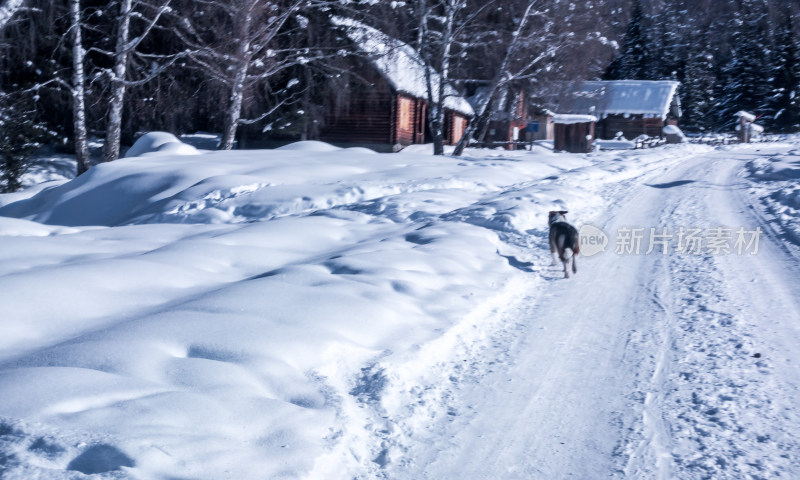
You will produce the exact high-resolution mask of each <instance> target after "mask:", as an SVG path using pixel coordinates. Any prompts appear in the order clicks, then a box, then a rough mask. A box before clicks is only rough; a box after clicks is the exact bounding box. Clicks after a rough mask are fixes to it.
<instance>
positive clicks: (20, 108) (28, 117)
mask: <svg viewBox="0 0 800 480" xmlns="http://www.w3.org/2000/svg"><path fill="white" fill-rule="evenodd" d="M48 139H50V132H49V131H48V130H47V127H46V126H45V125H44V123H43V122H40V121H38V120H37V119H36V112H35V110H34V108H33V101H32V99H31V98H30V95H29V94H26V95H14V96H12V95H9V94H5V93H2V92H0V193H8V192H15V191H17V190H19V189H20V188H21V187H22V183H21V178H22V175H23V174H24V173H25V172H26V171H27V170H28V166H29V162H30V157H31V156H32V155H33V154H34V153H35V152H36V150H38V149H39V148H40V147H41V146H42V144H43V142H44V141H46V140H48Z"/></svg>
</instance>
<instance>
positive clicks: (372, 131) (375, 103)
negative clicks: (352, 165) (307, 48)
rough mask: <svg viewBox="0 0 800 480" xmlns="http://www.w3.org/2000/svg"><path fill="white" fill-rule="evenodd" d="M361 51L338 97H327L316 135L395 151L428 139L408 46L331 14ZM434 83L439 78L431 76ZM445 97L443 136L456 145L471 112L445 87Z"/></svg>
mask: <svg viewBox="0 0 800 480" xmlns="http://www.w3.org/2000/svg"><path fill="white" fill-rule="evenodd" d="M334 23H335V24H337V25H339V26H342V27H345V31H346V33H347V36H348V37H349V38H350V40H352V41H353V42H354V43H355V44H356V46H358V48H359V49H360V50H361V52H362V53H363V54H364V57H353V58H351V59H350V62H351V65H350V68H348V69H347V71H348V72H354V73H347V74H345V80H344V81H343V84H341V88H340V91H339V95H338V96H337V95H334V96H332V97H331V98H329V99H327V100H326V104H325V105H324V112H325V113H324V117H323V124H322V125H321V127H320V134H319V139H320V140H323V141H326V142H329V143H332V144H335V145H343V146H352V145H359V146H366V147H369V148H372V149H374V150H377V151H398V150H401V149H402V148H404V147H406V146H408V145H412V144H419V143H428V142H430V141H431V134H430V129H429V128H428V125H427V113H428V102H427V96H428V95H427V87H426V85H427V84H426V81H425V70H424V67H423V61H422V59H421V57H420V56H419V54H418V53H417V52H416V51H415V50H414V49H413V48H411V47H410V46H409V45H407V44H405V43H403V42H401V41H399V40H396V39H393V38H391V37H389V36H387V35H385V34H384V33H382V32H380V31H378V30H375V29H373V28H371V27H368V26H366V25H364V24H362V23H360V22H356V21H354V20H350V19H344V18H339V17H337V18H335V19H334ZM432 80H433V82H434V85H435V86H438V82H439V81H440V77H439V75H438V74H437V73H435V72H434V73H433V74H432ZM445 92H446V95H447V96H446V98H445V101H444V107H445V125H444V132H443V133H444V140H445V143H446V144H448V145H455V144H456V143H457V142H458V140H460V139H461V136H462V134H463V133H464V130H465V129H466V127H467V124H468V122H469V121H470V119H471V118H472V116H473V115H474V112H473V110H472V107H471V106H470V105H469V103H467V101H466V100H465V99H464V98H463V97H462V96H460V95H459V94H458V92H456V91H455V90H454V89H453V88H451V87H450V86H446V87H445Z"/></svg>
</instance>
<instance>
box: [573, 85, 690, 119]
mask: <svg viewBox="0 0 800 480" xmlns="http://www.w3.org/2000/svg"><path fill="white" fill-rule="evenodd" d="M679 85H680V83H679V82H675V81H671V80H612V81H589V82H583V83H581V84H580V85H578V86H577V87H576V89H575V91H574V92H572V94H571V95H569V96H566V97H565V100H564V104H562V105H561V106H560V107H559V108H558V111H559V112H563V113H570V114H584V115H585V114H592V115H596V116H597V117H599V118H601V119H602V118H605V117H607V116H608V115H626V114H627V115H643V116H644V117H657V118H662V119H664V118H666V117H667V114H668V113H669V111H670V107H671V105H672V101H673V98H674V96H675V92H676V91H677V89H678V86H679Z"/></svg>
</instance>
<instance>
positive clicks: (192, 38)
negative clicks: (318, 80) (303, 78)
mask: <svg viewBox="0 0 800 480" xmlns="http://www.w3.org/2000/svg"><path fill="white" fill-rule="evenodd" d="M322 3H324V2H321V1H308V0H231V1H217V0H197V1H196V2H195V8H202V9H203V10H202V15H198V14H197V12H195V14H194V15H191V16H187V20H186V21H185V22H184V27H185V28H184V31H183V32H180V35H182V37H183V38H184V41H185V43H186V44H187V45H188V47H189V48H190V50H192V55H191V60H192V61H193V62H194V63H195V65H197V66H199V67H200V68H201V69H202V70H203V71H204V72H205V73H206V74H207V75H209V76H210V78H211V79H213V80H214V81H217V82H220V83H222V84H223V85H225V87H226V89H227V90H228V92H229V96H228V102H227V107H226V109H225V112H224V118H223V131H222V139H221V141H220V145H219V148H220V149H221V150H230V149H231V148H233V145H234V142H235V140H236V133H237V130H238V128H239V126H240V125H243V124H251V123H255V122H257V121H260V120H262V119H264V118H266V117H267V116H269V115H270V114H271V113H273V112H274V111H275V110H276V109H277V108H278V107H279V106H280V105H281V104H282V103H283V101H285V99H284V100H283V101H278V102H277V103H276V105H274V106H273V107H272V108H269V109H268V110H267V111H266V112H262V113H261V114H260V115H258V116H257V117H256V118H254V119H253V118H244V117H243V111H244V108H245V106H246V103H247V101H248V100H249V98H250V95H251V93H252V92H251V90H252V89H253V88H254V87H255V86H257V85H262V86H265V88H266V89H267V90H270V92H271V93H276V92H275V91H276V90H282V91H283V92H286V93H288V90H291V88H292V87H293V86H294V85H295V84H297V83H299V82H296V81H295V82H293V81H291V79H290V80H289V81H288V82H283V86H282V87H280V88H279V87H275V85H273V84H271V83H270V82H271V81H273V82H274V80H275V78H276V77H278V76H279V75H280V74H281V73H283V72H285V71H286V70H287V69H289V68H290V67H293V66H297V65H301V64H305V63H308V62H310V61H313V60H314V59H315V54H314V53H313V52H311V51H309V50H308V49H297V48H293V47H290V46H288V40H289V39H291V38H293V37H294V38H297V37H300V36H301V35H300V34H301V32H302V28H303V25H304V24H305V23H306V22H307V20H306V19H305V17H303V16H302V15H301V12H302V10H303V9H307V8H313V7H315V6H318V5H320V4H322ZM209 17H213V18H214V19H215V20H212V21H209ZM189 18H191V19H192V21H189V20H188V19H189Z"/></svg>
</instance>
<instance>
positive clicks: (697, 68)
mask: <svg viewBox="0 0 800 480" xmlns="http://www.w3.org/2000/svg"><path fill="white" fill-rule="evenodd" d="M690 38H692V41H691V44H692V45H693V47H692V49H691V50H690V51H689V57H688V58H687V60H686V65H685V68H684V70H683V72H682V78H681V87H680V90H679V92H680V98H681V102H682V110H683V117H682V118H681V125H682V126H684V127H686V128H687V129H690V130H701V131H705V130H712V129H713V127H714V118H713V116H712V114H713V110H714V105H715V102H716V83H717V81H716V79H717V75H716V71H715V65H714V62H713V59H714V56H713V54H712V53H711V46H710V44H709V34H708V31H706V30H701V31H699V32H696V33H695V34H694V35H693V36H692V37H690Z"/></svg>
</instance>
